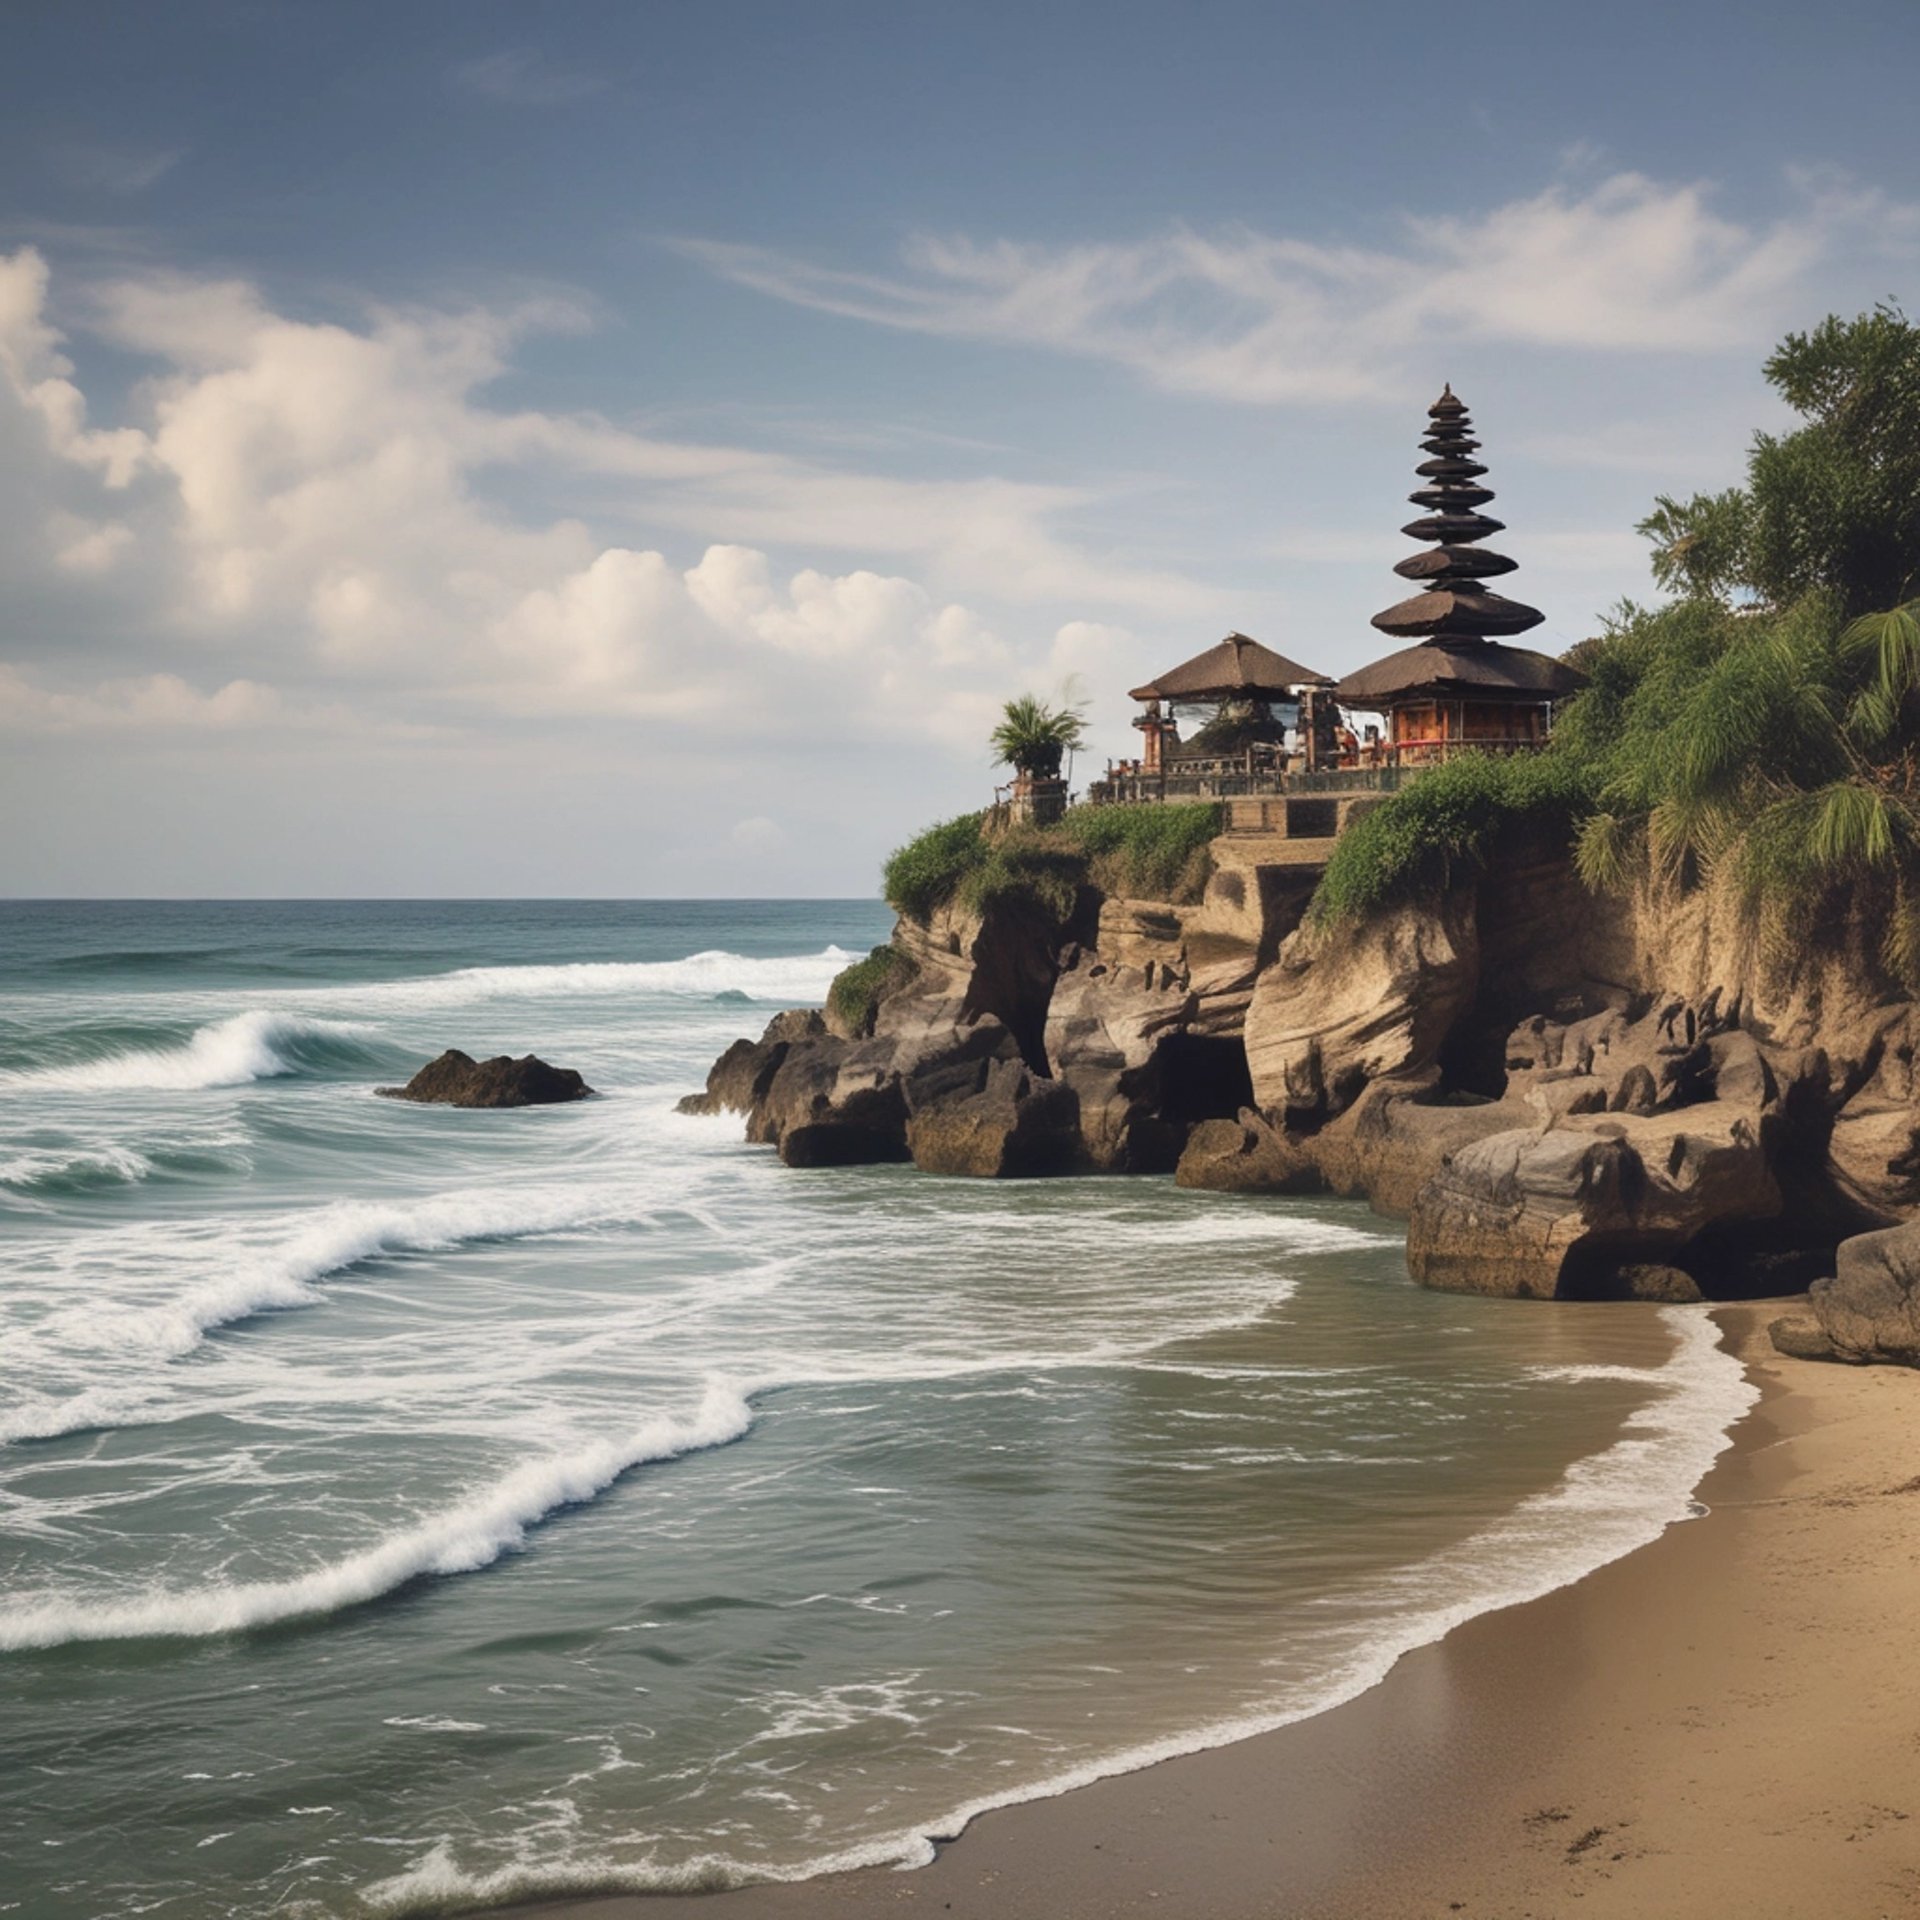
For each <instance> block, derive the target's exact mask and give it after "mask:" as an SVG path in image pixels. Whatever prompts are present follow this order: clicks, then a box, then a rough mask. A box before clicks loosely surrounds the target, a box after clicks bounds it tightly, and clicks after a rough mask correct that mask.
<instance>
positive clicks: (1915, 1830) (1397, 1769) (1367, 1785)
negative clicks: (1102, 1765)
mask: <svg viewBox="0 0 1920 1920" xmlns="http://www.w3.org/2000/svg"><path fill="white" fill-rule="evenodd" d="M1787 1304H1788V1303H1785V1302H1767V1303H1763V1304H1761V1305H1758V1306H1735V1307H1724V1308H1720V1309H1717V1310H1716V1311H1715V1313H1714V1316H1713V1317H1714V1319H1715V1321H1716V1323H1717V1324H1718V1325H1719V1326H1720V1328H1721V1331H1722V1342H1723V1344H1724V1345H1725V1346H1726V1347H1727V1348H1728V1349H1729V1350H1730V1351H1732V1352H1734V1353H1735V1354H1736V1355H1737V1356H1738V1357H1739V1358H1740V1359H1741V1361H1742V1363H1743V1364H1744V1366H1745V1367H1746V1369H1747V1373H1748V1376H1749V1378H1750V1379H1751V1380H1752V1381H1753V1382H1754V1383H1755V1384H1756V1385H1757V1386H1758V1387H1759V1389H1760V1399H1759V1400H1758V1402H1757V1403H1756V1405H1755V1406H1754V1407H1753V1408H1751V1409H1750V1410H1749V1411H1748V1412H1747V1414H1746V1415H1745V1416H1744V1417H1742V1418H1741V1419H1740V1420H1739V1422H1738V1423H1737V1424H1736V1426H1735V1427H1734V1429H1733V1432H1732V1437H1731V1444H1730V1445H1729V1447H1728V1448H1727V1450H1726V1451H1724V1452H1723V1453H1721V1455H1720V1456H1719V1458H1718V1459H1717V1460H1716V1461H1715V1463H1714V1465H1713V1466H1712V1468H1711V1469H1710V1470H1709V1472H1708V1473H1707V1475H1706V1477H1705V1479H1704V1480H1703V1481H1702V1482H1701V1483H1700V1486H1699V1488H1698V1489H1697V1492H1696V1497H1697V1498H1698V1499H1699V1500H1700V1501H1702V1502H1703V1503H1704V1504H1705V1505H1706V1507H1707V1509H1708V1511H1707V1513H1706V1514H1705V1515H1704V1517H1702V1518H1701V1519H1699V1520H1696V1521H1692V1522H1688V1523H1685V1524H1682V1525H1677V1526H1671V1527H1669V1528H1668V1529H1667V1530H1666V1531H1665V1532H1664V1533H1663V1534H1661V1535H1660V1536H1659V1537H1658V1538H1657V1539H1656V1540H1654V1541H1652V1542H1651V1543H1650V1544H1648V1545H1646V1546H1644V1547H1641V1548H1639V1549H1638V1550H1636V1551H1634V1552H1631V1553H1628V1554H1626V1555H1625V1556H1623V1557H1622V1558H1619V1559H1616V1560H1614V1561H1611V1562H1609V1563H1608V1564H1607V1565H1605V1566H1603V1567H1601V1568H1599V1569H1598V1570H1597V1571H1595V1572H1593V1573H1591V1574H1588V1575H1586V1576H1585V1577H1584V1578H1582V1579H1580V1580H1577V1581H1575V1582H1573V1583H1571V1584H1570V1585H1567V1586H1563V1587H1559V1588H1556V1589H1554V1590H1553V1591H1552V1592H1550V1593H1548V1594H1546V1595H1544V1596H1541V1597H1539V1598H1537V1599H1533V1600H1528V1601H1523V1602H1520V1603H1518V1604H1515V1605H1511V1606H1508V1607H1504V1608H1499V1609H1496V1610H1494V1611H1491V1612H1487V1613H1482V1614H1478V1615H1476V1616H1474V1617H1473V1618H1472V1619H1471V1620H1468V1621H1466V1622H1464V1623H1462V1624H1461V1625H1460V1626H1458V1627H1455V1628H1454V1629H1453V1630H1452V1631H1450V1632H1449V1633H1447V1634H1446V1635H1444V1636H1443V1637H1442V1638H1440V1639H1439V1640H1437V1641H1434V1642H1432V1643H1430V1644H1428V1645H1426V1646H1423V1647H1420V1648H1417V1649H1415V1650H1414V1651H1412V1652H1410V1653H1408V1654H1406V1655H1404V1656H1403V1657H1402V1658H1401V1659H1400V1660H1399V1661H1398V1662H1397V1663H1396V1664H1395V1666H1394V1667H1393V1668H1392V1670H1391V1671H1390V1672H1389V1673H1388V1674H1387V1675H1386V1677H1385V1678H1384V1679H1383V1680H1381V1681H1380V1682H1379V1683H1378V1684H1376V1685H1375V1686H1373V1687H1371V1688H1369V1689H1368V1690H1367V1691H1366V1692H1364V1693H1362V1694H1360V1695H1358V1696H1356V1697H1355V1698H1353V1699H1351V1700H1348V1701H1346V1702H1344V1703H1342V1704H1340V1705H1338V1706H1335V1707H1332V1708H1329V1709H1326V1710H1325V1711H1323V1712H1321V1713H1318V1714H1315V1715H1312V1716H1310V1717H1309V1718H1307V1719H1304V1720H1301V1721H1297V1722H1294V1723H1292V1724H1291V1725H1288V1726H1284V1727H1280V1728H1278V1729H1275V1730H1273V1731H1270V1732H1265V1733H1259V1734H1254V1735H1251V1736H1249V1737H1248V1738H1246V1739H1244V1740H1238V1741H1234V1742H1231V1743H1229V1744H1227V1745H1224V1746H1220V1747H1214V1748H1208V1749H1203V1750H1201V1751H1198V1752H1194V1753H1189V1754H1183V1755H1180V1756H1177V1757H1174V1758H1170V1759H1167V1760H1163V1761H1159V1762H1156V1763H1154V1764H1152V1765H1150V1766H1147V1767H1145V1768H1142V1769H1139V1770H1137V1771H1135V1772H1132V1773H1126V1774H1118V1775H1113V1776H1110V1777H1108V1778H1106V1779H1103V1780H1099V1781H1096V1782H1094V1783H1092V1784H1090V1785H1087V1786H1082V1787H1078V1788H1075V1789H1073V1790H1071V1791H1069V1792H1066V1793H1063V1794H1060V1795H1057V1796H1054V1797H1050V1798H1045V1799H1038V1800H1030V1801H1024V1802H1019V1803H1016V1804H1014V1805H1010V1806H1007V1807H1003V1808H999V1809H997V1810H994V1811H992V1812H988V1813H984V1814H982V1815H980V1816H979V1817H978V1818H977V1819H975V1820H974V1821H973V1822H972V1823H971V1824H970V1825H969V1826H968V1827H967V1829H966V1830H965V1832H964V1833H962V1834H961V1835H960V1836H959V1837H958V1838H957V1839H955V1840H952V1841H948V1842H944V1843H942V1845H941V1846H940V1848H939V1851H938V1854H937V1857H936V1858H935V1860H934V1861H933V1862H932V1863H931V1864H930V1865H928V1866H925V1867H921V1868H918V1869H915V1870H913V1871H908V1872H901V1871H898V1870H892V1869H885V1868H867V1869H861V1870H857V1871H853V1872H849V1873H835V1874H828V1875H823V1876H820V1877H817V1878H814V1879H810V1880H804V1881H796V1882H788V1883H774V1884H765V1885H754V1886H748V1887H741V1888H734V1889H729V1890H727V1891H724V1892H713V1893H699V1894H664V1893H657V1894H602V1895H593V1896H566V1897H560V1898H547V1899H542V1900H539V1901H534V1902H525V1901H523V1902H520V1903H517V1904H514V1905H510V1906H506V1907H497V1908H494V1909H491V1911H492V1912H494V1913H498V1914H504V1915H507V1916H511V1917H512V1920H694V1917H695V1916H696V1915H697V1916H700V1917H701V1920H809V1917H810V1916H829V1915H831V1916H836V1917H837V1916H841V1915H847V1916H854V1917H855V1920H857V1916H859V1915H862V1914H865V1913H869V1912H882V1911H888V1912H892V1911H898V1910H900V1909H902V1908H905V1909H907V1910H910V1911H926V1912H929V1913H935V1914H943V1915H944V1914H952V1915H954V1916H956V1920H968V1917H969V1916H974V1917H975V1920H1025V1917H1026V1916H1032V1920H1043V1916H1044V1917H1046V1920H1053V1917H1055V1916H1058V1917H1059V1920H1073V1916H1085V1917H1086V1920H1093V1917H1094V1916H1106V1915H1114V1914H1132V1913H1142V1914H1144V1913H1153V1914H1157V1915H1161V1916H1167V1915H1186V1914H1191V1915H1194V1916H1195V1917H1196V1920H1199V1917H1200V1916H1205V1920H1239V1917H1240V1916H1245V1920H1254V1917H1255V1916H1260V1920H1275V1917H1276V1916H1281V1915H1298V1916H1301V1920H1309V1917H1311V1920H1374V1917H1375V1916H1379V1915H1382V1914H1386V1913H1392V1914H1394V1915H1426V1914H1429V1913H1431V1914H1434V1915H1436V1916H1437V1915H1445V1914H1454V1913H1463V1914H1467V1915H1470V1916H1482V1917H1483V1920H1522V1917H1523V1916H1534V1917H1535V1920H1538V1917H1539V1916H1541V1915H1543V1914H1552V1913H1556V1912H1558V1911H1559V1910H1560V1903H1562V1902H1565V1901H1568V1900H1573V1899H1578V1900H1579V1902H1580V1910H1581V1912H1582V1913H1583V1914H1600V1915H1609V1914H1616V1913H1617V1914H1618V1915H1620V1916H1621V1917H1622V1920H1626V1916H1630V1915H1643V1914H1646V1913H1651V1912H1682V1911H1697V1912H1702V1913H1707V1912H1715V1911H1734V1910H1740V1911H1746V1912H1751V1913H1754V1914H1761V1915H1779V1916H1783V1917H1785V1916H1797V1915H1801V1914H1805V1915H1807V1916H1809V1920H1811V1917H1812V1916H1814V1915H1819V1916H1822V1917H1823V1920H1825V1917H1826V1916H1833V1915H1854V1914H1861V1915H1867V1914H1879V1913H1883V1912H1885V1913H1892V1912H1895V1911H1904V1910H1909V1909H1910V1908H1911V1906H1912V1905H1913V1904H1915V1903H1920V1820H1910V1819H1909V1817H1908V1816H1909V1814H1912V1813H1920V1795H1916V1796H1914V1800H1913V1804H1912V1805H1911V1806H1909V1805H1907V1804H1906V1803H1905V1801H1904V1799H1903V1782H1904V1780H1905V1779H1906V1778H1907V1777H1908V1773H1909V1771H1910V1768H1911V1760H1912V1754H1913V1750H1914V1745H1915V1738H1916V1736H1915V1735H1914V1733H1913V1731H1912V1723H1911V1718H1910V1716H1909V1714H1908V1713H1907V1711H1906V1703H1905V1702H1904V1700H1903V1698H1902V1696H1901V1694H1900V1692H1899V1690H1898V1687H1897V1685H1896V1686H1893V1687H1891V1688H1890V1686H1889V1680H1890V1678H1892V1677H1896V1676H1898V1674H1899V1673H1900V1672H1901V1671H1902V1668H1903V1664H1904V1658H1905V1649H1904V1644H1903V1640H1904V1635H1903V1630H1902V1626H1901V1621H1902V1618H1903V1615H1904V1612H1905V1610H1906V1607H1907V1606H1908V1605H1910V1604H1911V1601H1912V1600H1913V1599H1916V1598H1920V1550H1915V1549H1913V1548H1907V1549H1906V1550H1904V1551H1903V1550H1902V1548H1901V1536H1900V1533H1899V1527H1900V1523H1901V1516H1900V1513H1899V1509H1898V1507H1897V1506H1888V1505H1886V1504H1885V1501H1886V1500H1887V1499H1889V1498H1897V1497H1898V1496H1901V1495H1913V1494H1920V1482H1914V1481H1913V1480H1912V1474H1913V1464H1914V1461H1915V1457H1916V1455H1917V1454H1920V1387H1917V1386H1916V1383H1915V1382H1914V1381H1913V1379H1912V1378H1911V1376H1910V1375H1908V1374H1907V1373H1906V1372H1905V1371H1903V1370H1894V1369H1886V1368H1866V1369H1858V1368H1845V1367H1836V1366H1820V1365H1814V1364H1809V1363H1805V1362H1794V1361H1788V1360H1784V1359H1782V1358H1781V1357H1779V1356H1778V1355H1775V1354H1774V1353H1773V1352H1772V1350H1771V1348H1770V1346H1769V1345H1768V1344H1767V1341H1766V1334H1765V1327H1766V1323H1767V1321H1768V1320H1770V1319H1771V1318H1772V1317H1773V1316H1774V1315H1775V1314H1777V1313H1779V1312H1780V1311H1782V1310H1783V1308H1784V1307H1785V1306H1786V1305H1787ZM1909 1483H1911V1484H1909ZM1849 1575H1851V1576H1852V1577H1851V1578H1849V1577H1848V1576H1849ZM1816 1629H1817V1637H1815V1633H1816ZM1802 1633H1804V1634H1805V1636H1806V1637H1805V1638H1804V1639H1796V1635H1799V1634H1802Z"/></svg>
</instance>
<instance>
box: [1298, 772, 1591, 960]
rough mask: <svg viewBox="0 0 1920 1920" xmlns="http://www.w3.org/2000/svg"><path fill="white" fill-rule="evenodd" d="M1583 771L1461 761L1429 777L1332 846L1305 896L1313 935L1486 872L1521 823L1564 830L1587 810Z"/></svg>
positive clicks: (1361, 821) (1404, 790)
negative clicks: (1315, 926)
mask: <svg viewBox="0 0 1920 1920" xmlns="http://www.w3.org/2000/svg"><path fill="white" fill-rule="evenodd" d="M1589 796H1590V785H1589V777H1588V771H1587V768H1586V767H1585V765H1584V764H1583V763H1582V762H1581V761H1580V760H1579V759H1577V758H1576V757H1575V756H1574V755H1572V754H1566V753H1557V752H1553V751H1551V750H1549V751H1548V752H1546V753H1522V754H1514V755H1511V756H1509V757H1506V758H1496V757H1494V756H1493V755H1490V754H1480V753H1472V754H1463V755H1461V756H1460V758H1459V759H1457V760H1449V761H1447V762H1445V764H1443V765H1441V766H1437V767H1432V768H1429V769H1428V770H1427V771H1426V772H1425V773H1422V774H1421V775H1420V776H1419V777H1418V778H1417V779H1415V780H1411V781H1409V782H1408V783H1407V785H1406V786H1404V787H1402V788H1401V789H1400V791H1399V792H1398V793H1395V794H1390V795H1388V797H1387V798H1386V799H1384V800H1382V801H1381V803H1380V804H1379V805H1378V806H1377V807H1375V808H1374V809H1373V810H1372V811H1371V812H1369V813H1366V814H1363V815H1362V816H1361V817H1360V818H1359V819H1358V820H1356V821H1355V822H1354V823H1353V825H1352V826H1350V827H1349V828H1348V829H1347V830H1346V832H1345V833H1343V834H1342V835H1341V836H1340V838H1339V840H1338V841H1337V842H1336V843H1335V846H1334V849H1333V853H1332V855H1331V857H1330V858H1329V859H1328V861H1327V870H1326V872H1325V873H1324V874H1323V875H1322V876H1321V878H1320V885H1319V889H1318V890H1317V891H1316V892H1315V894H1314V896H1313V917H1314V919H1315V920H1316V921H1317V922H1318V923H1319V924H1320V925H1322V926H1330V925H1333V924H1334V923H1336V922H1339V921H1343V920H1354V919H1360V918H1362V917H1364V916H1365V915H1367V914H1369V913H1372V912H1375V911H1377V910H1378V909H1379V908H1381V907H1385V906H1390V905H1392V904H1394V903H1395V902H1397V901H1401V900H1405V899H1408V898H1411V897H1412V896H1414V895H1416V894H1418V893H1421V892H1423V891H1426V890H1428V889H1430V888H1437V887H1445V886H1447V885H1449V884H1450V883H1451V882H1452V881H1453V880H1455V879H1456V878H1464V877H1466V876H1468V875H1470V874H1473V873H1477V872H1478V871H1479V870H1480V869H1481V868H1482V867H1483V866H1485V864H1486V862H1487V859H1488V857H1489V855H1490V854H1491V852H1492V850H1493V847H1494V844H1495V843H1496V841H1498V840H1499V839H1500V837H1501V836H1502V834H1503V833H1505V832H1506V831H1507V830H1508V829H1510V828H1512V827H1515V826H1518V825H1520V824H1522V823H1523V822H1524V823H1527V824H1534V823H1539V824H1548V823H1551V824H1554V825H1557V826H1560V827H1562V828H1564V829H1566V830H1568V831H1571V828H1572V825H1573V822H1574V821H1576V820H1577V819H1579V818H1580V817H1582V816H1583V815H1584V814H1586V813H1587V812H1588V811H1589V810H1590V808H1591V806H1592V801H1591V799H1590V797H1589Z"/></svg>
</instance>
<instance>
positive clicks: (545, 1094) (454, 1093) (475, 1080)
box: [375, 1047, 593, 1107]
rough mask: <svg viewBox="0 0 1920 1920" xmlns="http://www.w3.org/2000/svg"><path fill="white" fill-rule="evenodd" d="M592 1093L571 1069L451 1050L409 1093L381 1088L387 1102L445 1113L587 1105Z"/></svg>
mask: <svg viewBox="0 0 1920 1920" xmlns="http://www.w3.org/2000/svg"><path fill="white" fill-rule="evenodd" d="M592 1091H593V1089H592V1088H591V1087H590V1086H588V1085H587V1083H586V1082H585V1081H584V1080H583V1079H581V1077H580V1076H579V1074H577V1073H575V1072H574V1070H573V1069H572V1068H571V1067H550V1066H548V1065H547V1063H546V1062H545V1061H544V1060H540V1059H537V1058H535V1056H534V1055H532V1054H530V1053H529V1054H523V1055H522V1056H521V1057H520V1058H519V1059H518V1060H514V1059H511V1058H509V1057H508V1056H507V1055H506V1054H504V1053H503V1054H500V1055H498V1056H497V1057H496V1058H494V1059H492V1060H476V1059H474V1058H473V1056H472V1055H471V1054H466V1053H462V1052H461V1051H460V1050H459V1048H458V1047H449V1048H448V1049H447V1051H446V1052H445V1053H443V1054H442V1055H441V1056H440V1057H439V1059H437V1060H430V1061H429V1062H428V1063H427V1064H426V1065H425V1066H424V1067H422V1068H421V1069H420V1071H419V1072H418V1073H416V1074H415V1075H414V1076H413V1078H412V1079H411V1080H409V1081H408V1082H407V1084H406V1085H405V1086H404V1087H377V1088H375V1092H377V1093H379V1094H380V1095H381V1096H382V1097H383V1098H384V1099H388V1100H418V1101H422V1102H424V1103H427V1104H429V1105H433V1106H442V1107H546V1106H556V1105H558V1104H559V1103H561V1102H562V1101H566V1100H584V1099H585V1098H586V1097H587V1095H588V1094H590V1093H591V1092H592Z"/></svg>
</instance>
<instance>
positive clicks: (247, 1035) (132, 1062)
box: [0, 1011, 379, 1093]
mask: <svg viewBox="0 0 1920 1920" xmlns="http://www.w3.org/2000/svg"><path fill="white" fill-rule="evenodd" d="M378 1057H379V1056H378V1055H377V1054H376V1052H375V1051H374V1049H373V1048H371V1047H370V1046H369V1045H368V1044H367V1042H366V1039H365V1038H364V1036H363V1033H362V1030H361V1029H360V1028H359V1027H356V1026H352V1025H349V1024H347V1023H345V1022H343V1021H339V1020H313V1019H306V1018H302V1017H300V1016H298V1015H295V1014H288V1013H269V1012H264V1011H256V1012H253V1013H239V1014H235V1015H234V1016H233V1017H232V1018H231V1019H229V1020H219V1021H216V1022H214V1023H213V1024H212V1025H210V1026H205V1027H201V1028H199V1029H198V1030H197V1031H196V1032H194V1033H193V1034H192V1035H191V1036H189V1037H188V1038H187V1039H185V1040H183V1041H180V1042H177V1043H176V1044H174V1045H171V1046H158V1047H123V1048H119V1049H116V1050H115V1051H113V1052H110V1053H105V1054H102V1055H101V1056H99V1057H98V1058H97V1059H93V1060H78V1061H73V1062H71V1063H68V1064H64V1065H61V1066H50V1067H35V1068H27V1069H16V1070H14V1071H11V1072H9V1073H6V1074H4V1075H0V1084H11V1085H13V1086H15V1087H32V1088H39V1089H43V1090H48V1091H64V1092H71V1093H116V1092H156V1093H176V1092H192V1091H195V1090H197V1089H200V1088H204V1087H241V1086H245V1085H247V1084H248V1083H249V1082H250V1081H254V1080H271V1079H276V1078H278V1077H279V1076H281V1075H283V1074H291V1073H315V1072H325V1071H327V1070H329V1069H337V1068H342V1067H351V1066H365V1065H368V1064H370V1063H371V1062H372V1061H373V1060H375V1059H376V1058H378Z"/></svg>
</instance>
